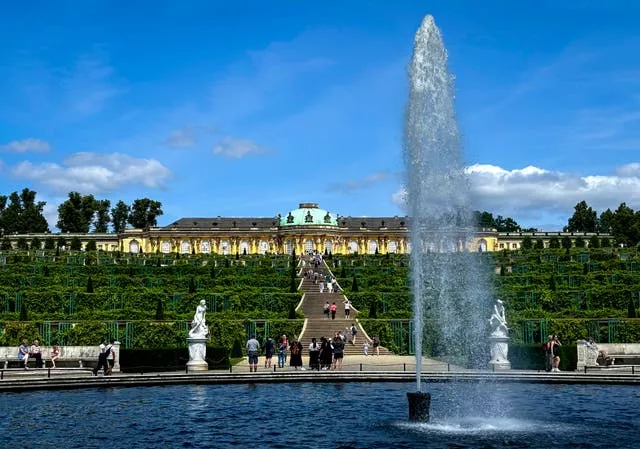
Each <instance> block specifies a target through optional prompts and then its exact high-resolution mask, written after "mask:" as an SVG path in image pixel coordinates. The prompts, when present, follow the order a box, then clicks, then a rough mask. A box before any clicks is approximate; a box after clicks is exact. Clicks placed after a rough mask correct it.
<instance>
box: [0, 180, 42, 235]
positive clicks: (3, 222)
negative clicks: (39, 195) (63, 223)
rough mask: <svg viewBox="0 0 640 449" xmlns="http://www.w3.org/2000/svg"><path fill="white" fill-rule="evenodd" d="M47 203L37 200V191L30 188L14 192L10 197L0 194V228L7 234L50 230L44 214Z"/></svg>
mask: <svg viewBox="0 0 640 449" xmlns="http://www.w3.org/2000/svg"><path fill="white" fill-rule="evenodd" d="M7 201H8V204H7ZM46 204H47V203H46V202H44V201H38V202H36V192H34V191H33V190H29V189H22V191H21V192H20V193H18V192H13V193H11V194H10V195H9V197H7V196H5V195H0V229H3V230H4V232H5V233H6V234H16V233H17V234H28V233H40V232H48V231H49V225H48V224H47V220H46V219H45V218H44V215H43V214H42V211H43V210H44V206H45V205H46Z"/></svg>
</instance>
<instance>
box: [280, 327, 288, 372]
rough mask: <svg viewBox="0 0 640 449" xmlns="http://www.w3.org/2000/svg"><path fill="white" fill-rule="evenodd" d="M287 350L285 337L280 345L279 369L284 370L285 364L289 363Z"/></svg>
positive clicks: (281, 339) (281, 338) (284, 336)
mask: <svg viewBox="0 0 640 449" xmlns="http://www.w3.org/2000/svg"><path fill="white" fill-rule="evenodd" d="M287 349H288V343H287V336H286V335H283V336H282V337H280V342H279V343H278V368H284V365H285V363H287Z"/></svg>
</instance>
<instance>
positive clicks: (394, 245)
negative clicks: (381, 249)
mask: <svg viewBox="0 0 640 449" xmlns="http://www.w3.org/2000/svg"><path fill="white" fill-rule="evenodd" d="M387 252H388V253H391V254H395V253H397V252H398V242H396V241H395V240H390V241H389V244H388V245H387Z"/></svg>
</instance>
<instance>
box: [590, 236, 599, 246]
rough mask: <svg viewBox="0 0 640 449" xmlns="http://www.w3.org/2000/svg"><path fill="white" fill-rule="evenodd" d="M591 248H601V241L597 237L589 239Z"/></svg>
mask: <svg viewBox="0 0 640 449" xmlns="http://www.w3.org/2000/svg"><path fill="white" fill-rule="evenodd" d="M589 248H594V249H596V248H600V239H599V238H598V237H597V236H595V235H594V236H591V238H590V239H589Z"/></svg>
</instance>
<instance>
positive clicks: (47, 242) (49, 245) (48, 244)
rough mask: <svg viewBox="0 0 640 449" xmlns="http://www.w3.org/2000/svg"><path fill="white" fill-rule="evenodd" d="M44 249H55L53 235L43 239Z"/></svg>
mask: <svg viewBox="0 0 640 449" xmlns="http://www.w3.org/2000/svg"><path fill="white" fill-rule="evenodd" d="M44 249H47V250H53V249H56V242H55V240H53V237H47V238H46V239H44Z"/></svg>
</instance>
